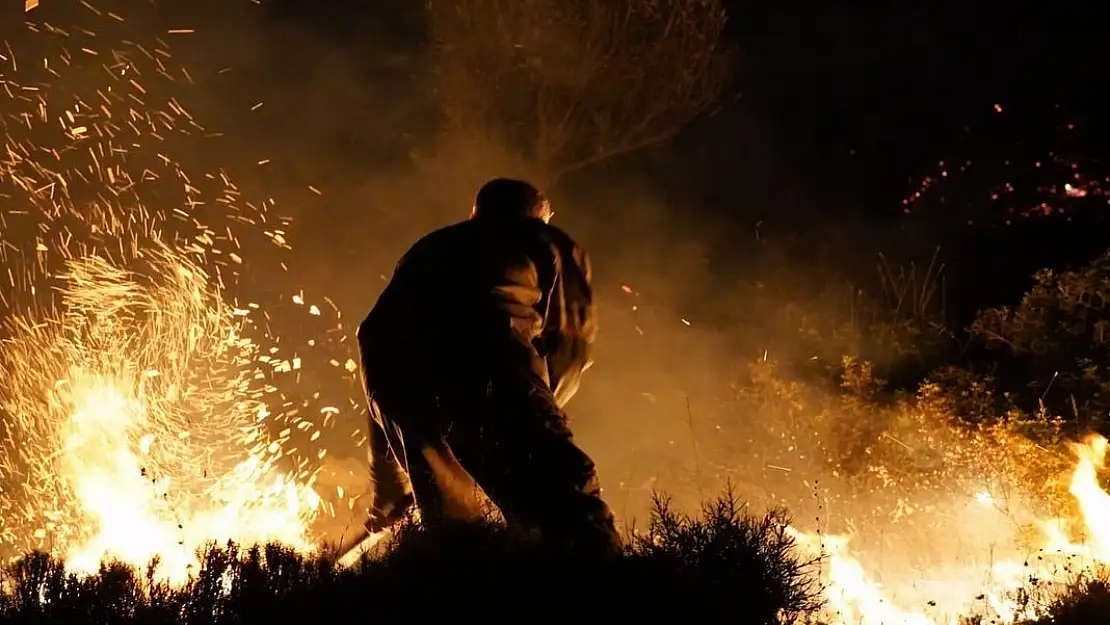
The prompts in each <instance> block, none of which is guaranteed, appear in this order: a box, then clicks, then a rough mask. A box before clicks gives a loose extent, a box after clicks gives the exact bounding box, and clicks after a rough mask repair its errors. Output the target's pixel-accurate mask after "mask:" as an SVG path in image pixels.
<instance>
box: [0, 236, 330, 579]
mask: <svg viewBox="0 0 1110 625" xmlns="http://www.w3.org/2000/svg"><path fill="white" fill-rule="evenodd" d="M144 256H145V257H146V258H145V261H146V262H145V263H143V266H144V273H142V274H137V275H135V274H131V273H129V272H126V271H124V270H122V269H121V268H120V267H118V266H117V265H115V264H114V263H112V262H110V261H108V260H105V259H103V258H100V257H97V256H89V257H85V258H79V259H72V260H70V261H68V262H67V264H66V266H67V270H66V272H65V273H63V274H62V278H61V281H60V285H59V286H58V291H59V292H60V293H61V298H60V303H59V305H58V306H57V309H56V310H52V309H47V310H46V311H40V312H39V314H38V315H36V316H26V317H20V316H16V318H15V320H14V322H12V326H11V327H12V328H13V329H14V331H13V335H12V336H11V338H10V339H9V340H8V341H7V343H6V344H5V345H4V349H3V352H2V354H0V362H2V363H3V371H4V376H5V378H6V379H8V380H12V383H11V384H10V385H8V386H7V387H6V388H5V389H4V390H3V391H0V409H2V410H3V412H4V414H5V415H7V416H8V417H9V418H11V417H17V418H18V421H17V424H18V425H17V427H16V428H14V429H15V430H16V431H15V432H9V437H10V438H9V440H10V441H12V442H13V443H15V444H16V445H18V447H19V448H20V449H21V450H22V451H21V455H22V457H23V462H22V463H20V464H22V466H18V465H16V466H13V467H11V468H12V469H16V470H17V471H18V473H19V474H21V475H22V476H24V477H25V479H26V480H27V481H26V483H25V487H24V491H25V492H24V494H25V495H26V496H27V499H26V501H28V502H35V505H34V506H33V507H25V508H24V515H23V516H24V519H25V520H27V521H30V522H31V524H33V525H36V527H35V529H34V535H35V536H37V537H39V538H42V539H48V540H49V542H53V545H52V547H53V548H54V550H55V551H57V552H59V553H61V554H63V555H64V557H65V559H66V562H67V564H68V565H69V566H70V567H72V568H73V569H74V570H77V571H94V570H96V568H97V567H98V566H99V565H100V562H101V561H102V560H104V559H106V558H115V559H119V560H122V561H124V562H127V563H130V564H133V565H136V566H139V567H145V566H146V565H147V564H149V563H150V562H151V561H152V560H153V559H155V558H157V559H158V561H159V573H160V574H161V575H162V576H163V577H165V578H168V579H170V580H171V581H178V582H180V581H183V580H184V579H186V577H187V575H188V573H189V571H190V567H192V566H194V565H195V564H196V553H197V551H198V550H199V549H201V548H203V547H204V546H205V545H206V544H207V543H209V542H212V541H215V542H222V541H235V542H237V543H240V544H255V543H264V542H270V541H280V542H283V543H286V544H288V545H290V546H293V547H295V548H298V549H301V550H303V551H311V550H312V548H313V547H312V543H311V541H310V539H309V537H308V534H307V530H308V527H309V523H310V522H311V520H312V518H313V516H314V514H315V511H316V508H317V505H318V503H319V501H318V498H317V496H316V494H315V492H314V491H313V490H312V488H311V487H310V486H309V485H307V484H301V483H297V482H296V481H294V480H291V479H290V478H289V477H288V476H287V475H286V474H284V473H282V472H281V471H280V470H279V468H278V465H277V462H278V460H279V459H280V453H279V452H280V446H279V445H277V444H276V443H275V442H273V441H270V440H269V437H268V436H267V434H266V430H265V428H264V425H265V421H264V419H265V417H266V415H267V408H266V405H265V404H264V403H263V402H262V401H261V400H259V399H253V398H252V392H251V386H252V382H253V380H254V378H255V377H256V375H257V371H256V367H255V365H254V363H255V360H256V357H257V356H256V355H257V351H258V350H257V347H256V346H255V345H254V344H253V343H252V342H251V341H249V340H246V339H244V338H242V336H241V335H240V326H241V325H242V323H243V321H242V318H241V315H242V313H241V312H239V311H236V310H229V309H227V308H226V307H225V306H223V305H222V301H221V300H220V296H219V293H218V291H214V290H213V289H212V288H211V287H210V286H209V285H208V284H207V278H206V277H205V275H204V273H203V272H202V270H201V269H200V268H199V267H198V266H196V264H195V263H194V262H192V261H190V260H189V259H188V258H186V257H184V256H183V255H181V254H180V253H178V252H175V251H173V250H172V249H171V248H168V247H159V246H158V245H156V244H155V243H153V242H152V243H150V245H149V247H148V248H147V249H145V250H144ZM253 395H254V396H257V395H258V394H257V393H254V394H253ZM9 451H10V452H15V451H16V450H15V449H9ZM47 502H49V503H47ZM44 504H45V505H44Z"/></svg>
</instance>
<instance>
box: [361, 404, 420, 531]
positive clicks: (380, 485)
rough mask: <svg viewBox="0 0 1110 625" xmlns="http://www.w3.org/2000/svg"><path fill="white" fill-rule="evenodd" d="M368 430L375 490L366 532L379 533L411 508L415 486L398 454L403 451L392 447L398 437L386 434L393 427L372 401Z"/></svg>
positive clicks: (402, 459) (371, 478)
mask: <svg viewBox="0 0 1110 625" xmlns="http://www.w3.org/2000/svg"><path fill="white" fill-rule="evenodd" d="M369 427H370V436H369V447H370V448H369V450H368V453H369V460H370V480H371V482H372V483H373V486H374V490H373V494H372V503H371V505H370V518H369V520H368V521H367V529H368V530H370V531H371V532H377V531H381V530H383V529H386V528H388V527H391V526H392V525H393V524H394V523H396V522H397V521H399V520H400V519H401V518H403V517H404V516H405V514H406V513H407V512H408V510H409V508H411V507H412V504H413V484H412V482H411V480H410V478H409V475H408V472H407V471H406V470H405V468H404V467H403V466H402V463H403V462H404V458H403V457H401V456H399V455H398V454H399V453H400V449H399V448H397V447H396V445H394V444H393V441H392V439H393V438H395V437H391V436H389V434H388V433H387V429H392V428H393V427H394V426H393V424H392V423H389V422H387V421H386V419H385V416H384V415H383V414H382V413H381V409H380V406H379V405H378V403H377V402H376V401H373V400H371V401H370V419H369Z"/></svg>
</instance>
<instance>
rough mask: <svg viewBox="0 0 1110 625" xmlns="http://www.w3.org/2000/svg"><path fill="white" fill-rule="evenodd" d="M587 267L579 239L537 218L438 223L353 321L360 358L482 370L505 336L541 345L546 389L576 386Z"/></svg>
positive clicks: (428, 377) (407, 367)
mask: <svg viewBox="0 0 1110 625" xmlns="http://www.w3.org/2000/svg"><path fill="white" fill-rule="evenodd" d="M589 274H590V270H589V260H588V258H587V257H586V255H585V253H584V252H583V251H582V250H581V248H579V247H578V246H577V245H576V244H575V242H574V241H573V240H572V239H571V238H570V237H569V236H568V235H567V234H566V233H564V232H563V231H562V230H559V229H558V228H556V227H554V226H551V225H549V224H547V223H545V222H544V221H542V220H539V219H515V220H505V221H499V220H483V219H472V220H468V221H464V222H461V223H458V224H454V225H452V226H448V227H446V228H442V229H440V230H437V231H435V232H433V233H431V234H429V235H427V236H425V237H424V238H422V239H421V240H420V241H418V242H417V243H416V244H415V245H413V247H412V248H411V249H410V250H409V251H408V252H407V253H406V254H405V255H404V257H402V259H401V261H400V262H399V263H398V265H397V269H396V271H395V272H394V275H393V277H392V279H391V280H390V283H389V285H388V286H387V287H386V289H385V291H384V292H383V293H382V294H381V296H380V297H379V299H378V302H377V304H376V305H375V306H374V308H373V309H372V310H371V311H370V314H369V315H368V316H367V318H366V321H364V323H363V325H362V327H361V328H360V330H359V341H360V343H361V344H362V346H363V347H364V351H365V352H367V353H366V354H365V356H364V359H366V360H368V361H369V362H364V366H366V367H369V368H370V371H379V372H381V371H383V370H384V369H389V370H393V371H395V372H396V373H398V374H402V375H415V374H416V373H417V372H419V373H420V376H421V378H422V379H423V380H424V381H425V382H426V383H431V382H443V381H447V380H451V379H455V378H457V377H458V376H459V375H460V374H462V373H463V370H462V368H465V370H466V371H467V372H472V373H481V371H482V370H483V369H485V368H487V367H488V366H491V363H490V362H489V360H488V357H489V356H490V355H491V354H492V352H493V351H495V350H496V349H497V345H498V344H500V343H503V342H505V341H512V342H516V343H518V344H524V345H528V346H532V347H535V348H536V349H538V350H539V352H540V355H541V356H543V357H546V358H547V359H548V360H549V361H550V364H551V368H552V371H551V372H550V373H551V377H552V378H553V379H552V380H551V383H552V386H553V388H554V387H555V386H557V385H558V384H559V383H560V381H562V380H565V383H564V387H565V391H569V392H570V394H573V388H571V386H573V387H576V386H577V375H579V374H580V372H581V369H582V368H584V367H585V366H586V361H587V360H588V358H589V355H588V348H589V345H590V344H591V343H592V341H593V338H594V335H595V333H596V322H595V319H594V312H593V306H592V294H591V289H590V275H589ZM368 373H369V371H368Z"/></svg>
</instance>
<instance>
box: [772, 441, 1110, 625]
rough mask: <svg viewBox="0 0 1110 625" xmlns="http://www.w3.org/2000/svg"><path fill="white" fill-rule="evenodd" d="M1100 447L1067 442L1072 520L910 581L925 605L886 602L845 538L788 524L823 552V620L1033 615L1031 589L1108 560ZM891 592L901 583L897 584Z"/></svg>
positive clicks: (1108, 507)
mask: <svg viewBox="0 0 1110 625" xmlns="http://www.w3.org/2000/svg"><path fill="white" fill-rule="evenodd" d="M1107 448H1108V441H1107V439H1106V438H1104V437H1102V436H1099V435H1092V436H1090V437H1088V438H1087V439H1086V440H1085V441H1084V442H1082V443H1076V444H1073V446H1072V449H1073V451H1074V453H1075V455H1076V457H1077V462H1076V465H1075V468H1074V471H1073V472H1072V477H1071V482H1070V486H1069V489H1068V492H1069V493H1070V494H1071V495H1072V496H1073V497H1074V500H1075V504H1076V505H1077V508H1078V510H1079V515H1078V516H1077V517H1076V518H1072V519H1061V518H1056V519H1044V520H1042V521H1041V522H1040V523H1039V526H1040V537H1039V542H1040V546H1039V548H1037V549H1036V551H1035V552H1034V553H1025V554H1020V555H1019V554H1018V552H1019V551H1020V550H1019V549H1017V548H1014V549H1011V550H1009V551H1010V552H1011V553H1009V554H1006V555H1008V556H1009V557H1004V556H1000V557H999V558H998V559H997V560H994V561H992V562H990V563H989V564H987V565H985V566H982V567H978V568H977V567H974V566H970V567H966V568H965V569H964V570H957V571H954V572H953V573H951V574H948V575H945V576H942V578H941V579H939V580H938V581H935V582H931V581H930V580H929V579H928V578H921V579H919V580H916V583H915V584H912V585H911V586H916V587H917V590H920V591H925V592H926V594H925V595H922V597H924V596H932V597H934V598H933V599H924V600H922V601H920V604H922V605H924V606H925V607H926V608H928V609H927V610H920V611H915V610H912V609H908V608H905V609H904V608H903V607H899V603H901V604H902V605H903V606H904V605H909V604H911V602H910V601H907V602H904V603H903V602H899V601H896V600H894V599H893V597H892V594H893V593H892V592H891V591H890V590H888V589H887V588H885V587H884V585H883V584H881V583H879V582H878V581H876V580H875V579H874V577H873V576H872V575H870V574H869V573H868V571H867V569H866V567H865V566H864V565H863V564H862V563H861V561H860V560H859V559H858V558H857V556H856V555H853V554H852V552H851V550H850V549H849V544H850V542H851V536H848V535H832V534H819V533H809V532H803V531H800V530H797V529H794V528H791V532H792V535H793V536H794V537H795V540H796V541H797V544H798V546H799V548H801V549H803V550H804V551H806V552H808V553H810V554H812V555H814V556H821V557H822V558H823V562H822V576H823V581H824V583H825V595H826V599H827V601H828V612H829V618H830V619H831V621H832V622H833V623H835V624H836V625H902V624H905V625H941V624H944V625H948V624H951V625H955V624H957V623H959V622H960V618H961V617H964V616H968V615H984V616H987V617H988V618H989V619H990V620H991V622H1002V623H1013V622H1016V621H1018V620H1021V619H1030V618H1036V617H1037V616H1038V615H1039V613H1040V604H1038V602H1037V601H1036V600H1035V599H1036V598H1035V597H1032V596H1031V595H1030V593H1031V592H1032V593H1035V591H1037V590H1038V589H1039V590H1040V591H1042V592H1044V591H1047V592H1048V593H1051V591H1052V590H1054V589H1056V588H1060V587H1062V586H1064V585H1066V584H1067V583H1069V582H1072V581H1074V580H1075V579H1076V578H1077V577H1078V576H1080V575H1099V574H1102V572H1104V570H1105V569H1104V567H1105V566H1106V565H1107V564H1110V542H1108V540H1110V493H1107V492H1106V491H1105V490H1104V489H1103V488H1102V486H1101V485H1100V483H1099V471H1100V470H1102V469H1103V468H1104V467H1105V461H1106V453H1107ZM973 499H974V501H975V502H976V504H978V505H981V506H994V505H996V504H995V501H994V499H993V497H992V496H991V495H990V494H989V493H985V492H981V493H977V494H976V495H975V496H974V498H973ZM952 529H953V531H959V529H960V528H955V527H954V528H952ZM1004 551H1005V550H1004ZM898 590H900V591H905V590H906V588H905V587H903V585H899V588H898ZM913 594H917V593H913Z"/></svg>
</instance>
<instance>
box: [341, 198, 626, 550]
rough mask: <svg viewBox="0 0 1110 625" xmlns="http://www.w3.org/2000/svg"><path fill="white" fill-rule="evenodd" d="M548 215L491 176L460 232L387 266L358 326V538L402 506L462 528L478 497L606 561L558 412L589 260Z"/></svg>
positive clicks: (596, 495)
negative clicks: (364, 445)
mask: <svg viewBox="0 0 1110 625" xmlns="http://www.w3.org/2000/svg"><path fill="white" fill-rule="evenodd" d="M551 215H552V212H551V207H550V204H549V203H548V201H547V200H546V199H545V198H544V196H543V195H542V194H541V193H540V192H539V191H538V190H536V188H535V187H533V186H532V185H530V184H528V183H527V182H524V181H521V180H511V179H506V178H498V179H495V180H491V181H490V182H488V183H486V184H485V185H484V186H483V187H482V188H481V189H480V190H479V192H478V195H477V197H476V199H475V202H474V208H473V210H472V211H471V215H470V219H469V220H467V221H464V222H461V223H458V224H455V225H453V226H448V227H446V228H442V229H440V230H438V231H436V232H433V233H431V234H429V235H427V236H425V237H424V238H423V239H421V240H420V241H418V242H417V243H416V244H415V245H414V246H413V247H412V248H411V249H410V250H409V251H408V252H407V253H406V254H405V255H404V257H402V259H401V261H400V262H399V263H398V265H397V268H396V270H395V272H394V274H393V277H392V279H391V280H390V283H389V285H388V286H387V287H386V289H385V291H384V292H383V293H382V294H381V296H380V297H379V299H378V302H377V304H376V305H375V306H374V308H373V309H372V310H371V311H370V313H369V315H368V316H367V317H366V319H365V320H364V321H363V322H362V324H361V325H360V326H359V330H358V339H359V350H360V354H361V358H362V370H363V376H364V381H365V384H366V391H367V394H368V398H369V405H370V417H371V418H370V422H371V423H370V431H371V436H370V458H371V471H372V473H373V477H374V480H375V489H374V498H373V504H372V509H371V514H370V520H369V521H368V523H367V529H368V530H370V531H372V532H375V531H379V530H381V529H385V528H388V527H389V526H391V525H392V524H393V523H395V522H396V521H397V520H399V519H400V518H401V517H402V516H403V515H404V514H405V512H406V511H407V510H408V509H409V508H410V507H411V505H412V504H413V503H414V502H413V500H414V499H415V503H416V504H417V505H418V506H419V509H420V513H421V517H422V519H423V521H424V523H425V524H428V523H431V524H435V523H437V522H441V521H448V520H464V521H466V520H477V519H478V518H479V517H480V516H481V515H482V512H483V510H482V506H481V504H480V502H481V501H482V499H481V495H480V493H481V492H483V491H484V493H485V494H486V495H488V497H489V499H490V500H492V501H493V503H495V504H496V505H497V506H498V508H500V509H501V512H502V514H503V515H504V517H505V519H506V521H507V522H508V523H509V525H510V526H515V527H518V528H523V529H525V530H527V531H529V532H532V533H536V534H538V535H539V536H540V537H541V538H542V539H543V540H546V541H551V542H554V543H556V544H560V545H568V546H575V547H578V548H581V549H584V550H587V551H592V552H606V553H615V552H619V550H620V539H619V537H618V534H617V532H616V530H615V528H614V524H613V515H612V512H611V511H610V509H609V507H608V506H607V505H606V504H605V502H604V501H603V500H602V499H601V489H600V486H599V484H598V479H597V474H596V472H595V469H594V463H593V461H592V460H591V459H590V457H589V456H587V455H586V454H585V453H584V452H583V451H582V450H581V449H579V448H578V446H577V445H576V444H575V443H574V440H573V438H572V436H571V432H570V429H569V428H568V426H567V418H566V416H565V415H564V413H563V410H562V408H563V406H564V405H565V404H566V403H567V401H569V400H570V398H571V397H572V396H573V395H574V394H575V392H576V391H577V389H578V384H579V379H580V377H581V375H582V373H583V371H585V369H586V368H588V367H589V365H590V364H591V360H590V349H591V346H592V343H593V341H594V337H595V336H596V333H597V325H596V319H595V313H594V308H593V303H592V292H591V285H590V279H591V276H590V264H589V260H588V258H587V256H586V254H585V252H584V251H583V250H582V249H581V248H579V247H578V246H577V245H576V244H575V243H574V241H573V240H572V239H571V238H570V237H569V236H568V235H567V234H565V233H564V232H563V231H561V230H559V229H558V228H556V227H554V226H552V225H550V224H549V221H550V219H551ZM406 477H407V480H406V479H405V478H406ZM406 482H407V483H406Z"/></svg>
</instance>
